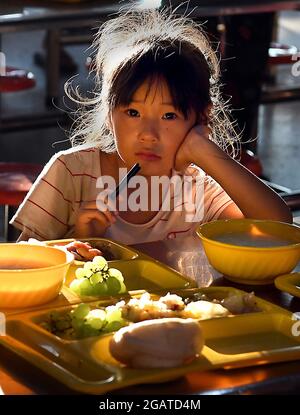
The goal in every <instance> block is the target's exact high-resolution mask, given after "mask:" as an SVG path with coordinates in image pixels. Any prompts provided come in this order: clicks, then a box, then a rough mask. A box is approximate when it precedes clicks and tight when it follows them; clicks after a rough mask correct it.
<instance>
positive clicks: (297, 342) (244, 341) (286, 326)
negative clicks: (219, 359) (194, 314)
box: [202, 313, 300, 359]
mask: <svg viewBox="0 0 300 415" xmlns="http://www.w3.org/2000/svg"><path fill="white" fill-rule="evenodd" d="M293 324H294V320H292V318H291V316H289V315H287V314H280V313H256V314H255V315H252V316H251V315H250V314H244V315H239V316H235V317H234V318H223V319H222V322H220V321H216V319H212V320H209V321H208V320H206V321H203V322H202V329H203V334H204V337H205V344H206V346H207V347H208V348H210V349H211V350H213V351H214V352H216V353H219V354H223V355H232V356H234V355H239V354H244V353H252V352H260V353H261V357H262V359H263V356H264V353H266V352H270V351H275V350H278V349H286V348H291V347H297V348H298V349H299V351H300V339H299V337H296V336H294V335H293V330H292V328H293Z"/></svg>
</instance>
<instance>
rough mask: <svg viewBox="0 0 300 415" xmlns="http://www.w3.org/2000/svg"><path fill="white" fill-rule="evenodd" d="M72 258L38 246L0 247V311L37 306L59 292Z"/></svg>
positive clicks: (16, 245) (67, 253)
mask: <svg viewBox="0 0 300 415" xmlns="http://www.w3.org/2000/svg"><path fill="white" fill-rule="evenodd" d="M73 258H74V257H73V255H72V254H71V253H70V252H67V251H64V250H62V249H58V248H53V247H49V246H42V245H30V244H17V243H8V244H0V308H22V307H31V306H37V305H40V304H44V303H47V302H48V301H51V300H53V299H54V298H55V297H56V296H57V295H58V294H59V292H60V290H61V288H62V286H63V283H64V279H65V276H66V274H67V271H68V268H69V266H70V264H71V262H72V261H73Z"/></svg>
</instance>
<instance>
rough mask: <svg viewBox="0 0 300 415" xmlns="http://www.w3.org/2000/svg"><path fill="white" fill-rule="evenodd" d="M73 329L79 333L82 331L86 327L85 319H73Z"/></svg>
mask: <svg viewBox="0 0 300 415" xmlns="http://www.w3.org/2000/svg"><path fill="white" fill-rule="evenodd" d="M71 324H72V327H73V329H74V330H75V331H76V332H78V331H80V329H81V327H82V326H83V325H84V320H83V319H77V318H72V322H71Z"/></svg>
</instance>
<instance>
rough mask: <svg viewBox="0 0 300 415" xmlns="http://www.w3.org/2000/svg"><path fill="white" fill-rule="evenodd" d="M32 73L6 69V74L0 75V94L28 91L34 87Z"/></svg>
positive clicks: (10, 68)
mask: <svg viewBox="0 0 300 415" xmlns="http://www.w3.org/2000/svg"><path fill="white" fill-rule="evenodd" d="M35 84H36V82H35V78H34V75H33V73H32V72H30V71H25V70H24V69H17V68H12V67H9V66H8V67H6V74H5V75H0V92H16V91H23V90H25V89H30V88H33V87H34V86H35Z"/></svg>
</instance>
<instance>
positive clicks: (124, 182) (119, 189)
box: [109, 163, 141, 200]
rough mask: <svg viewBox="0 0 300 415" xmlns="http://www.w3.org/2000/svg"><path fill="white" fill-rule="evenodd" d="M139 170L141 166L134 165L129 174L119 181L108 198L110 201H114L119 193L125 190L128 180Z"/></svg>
mask: <svg viewBox="0 0 300 415" xmlns="http://www.w3.org/2000/svg"><path fill="white" fill-rule="evenodd" d="M140 169H141V166H140V165H139V163H136V164H135V165H134V166H133V167H132V168H131V169H130V170H129V172H128V173H127V174H126V176H124V177H123V179H122V180H121V181H120V183H119V184H118V186H117V187H116V188H115V190H114V191H113V192H112V193H111V194H110V195H109V198H110V199H111V200H115V199H116V198H117V197H118V196H119V194H120V192H122V190H123V189H125V187H126V186H127V184H128V182H129V180H130V179H131V178H132V177H133V176H135V175H136V174H137V172H138V171H139V170H140Z"/></svg>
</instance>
